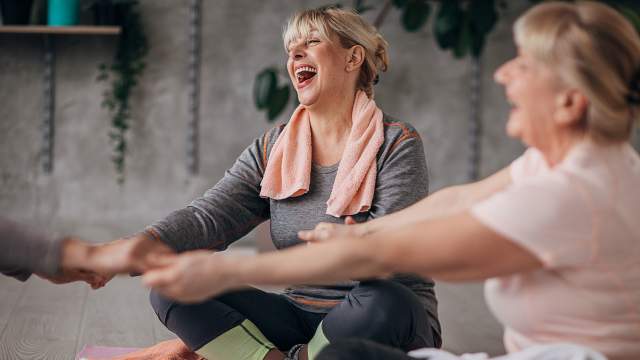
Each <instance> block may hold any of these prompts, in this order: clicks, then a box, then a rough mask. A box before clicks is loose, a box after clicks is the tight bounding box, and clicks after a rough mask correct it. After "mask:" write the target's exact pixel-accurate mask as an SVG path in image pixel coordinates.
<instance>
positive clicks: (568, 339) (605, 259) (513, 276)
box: [145, 1, 640, 360]
mask: <svg viewBox="0 0 640 360" xmlns="http://www.w3.org/2000/svg"><path fill="white" fill-rule="evenodd" d="M514 29H515V39H516V44H517V45H518V50H519V51H518V56H517V57H516V58H514V59H513V60H511V61H509V62H507V63H506V64H504V65H503V66H502V67H500V68H499V69H498V70H497V72H496V74H495V78H496V80H497V81H498V82H499V83H500V84H502V85H504V87H505V90H506V95H507V98H508V100H509V102H510V103H511V104H512V105H513V108H512V110H511V112H510V114H509V119H508V122H507V133H508V134H509V135H510V136H511V137H514V138H517V139H520V140H522V141H523V142H524V143H525V144H526V145H527V146H529V148H528V149H527V151H526V152H525V153H524V154H523V155H522V156H521V157H520V158H518V159H517V160H515V161H514V162H513V163H512V164H511V165H510V166H509V167H508V168H506V169H504V170H502V171H500V172H498V173H497V174H495V175H493V176H491V177H489V178H487V179H485V180H483V181H480V182H477V183H473V184H468V185H462V186H458V187H452V188H448V189H443V190H441V191H439V192H437V193H435V194H433V195H431V196H429V197H427V198H426V199H424V200H422V201H420V202H418V203H417V204H415V205H413V206H411V207H409V208H407V209H405V210H402V211H399V212H397V213H395V214H392V215H389V216H386V217H383V218H381V219H375V220H372V221H370V222H368V223H364V224H358V225H351V226H345V225H338V226H336V225H327V224H322V225H319V226H318V228H317V231H313V232H310V233H303V234H302V236H303V237H305V238H306V239H308V240H318V238H322V237H324V236H325V235H327V234H328V233H331V236H330V238H333V240H332V241H326V242H323V243H319V244H313V246H307V247H299V248H295V249H290V250H285V251H281V252H279V253H277V254H264V255H260V256H257V257H255V258H253V259H250V260H248V261H246V260H244V259H237V258H221V257H219V256H217V255H210V254H203V253H195V254H189V255H181V256H180V257H178V260H174V261H176V262H175V263H174V265H173V266H165V267H164V268H163V269H160V270H157V271H151V272H149V273H147V274H146V275H145V281H146V283H147V284H148V285H152V286H154V287H156V289H158V291H161V292H162V293H164V294H166V295H170V296H173V297H177V298H179V299H182V300H187V301H188V300H196V299H199V298H202V297H205V296H211V295H212V294H215V293H218V292H220V291H221V290H229V289H235V288H239V287H241V286H243V285H244V284H246V283H252V284H278V283H297V282H302V281H330V280H334V281H335V280H339V279H343V278H349V277H367V276H376V275H385V274H388V273H390V272H391V273H393V272H404V271H409V272H417V273H419V274H422V275H424V276H431V277H433V278H436V279H442V280H450V281H471V280H487V281H486V285H485V293H486V297H487V300H488V303H489V306H490V307H491V308H492V310H493V312H494V313H495V314H496V316H497V317H498V319H499V321H500V322H501V323H502V324H503V325H504V327H505V333H504V341H505V345H506V348H507V350H508V351H509V352H510V353H518V355H517V357H514V359H515V358H517V359H533V358H535V359H541V358H544V359H578V358H580V359H584V358H589V359H600V358H602V357H601V356H598V355H593V357H587V356H584V355H585V353H586V350H584V349H582V348H579V349H576V348H575V347H566V346H564V347H562V348H547V349H546V350H545V347H548V346H553V344H557V343H565V344H566V343H575V344H579V345H582V346H586V347H588V348H591V349H594V350H596V351H598V352H601V353H603V354H604V355H606V356H607V357H608V358H609V359H611V360H637V359H640V261H639V260H640V222H639V221H638V219H639V216H638V214H639V213H640V192H639V191H638V186H639V185H640V157H639V156H638V153H637V152H636V151H635V150H634V149H633V148H632V147H631V145H630V143H629V139H630V136H631V133H632V129H633V124H634V121H635V120H636V119H637V118H638V111H639V110H640V38H639V37H638V34H637V33H636V31H635V29H634V27H633V26H632V25H631V23H629V22H628V21H626V20H625V18H624V17H623V16H621V15H620V14H619V13H617V12H616V11H615V10H613V9H611V8H609V7H607V6H605V5H603V4H600V3H597V2H594V1H584V2H577V3H566V2H556V3H553V2H544V3H542V4H540V5H537V6H535V7H533V8H532V9H531V10H529V11H528V12H527V13H525V14H524V15H523V16H522V17H521V18H520V19H518V21H517V22H516V24H515V28H514ZM340 235H341V236H340ZM303 264H309V265H308V266H306V267H303ZM275 266H278V268H279V271H278V272H274V271H269V270H270V269H271V268H273V267H275ZM295 268H301V269H302V270H300V271H297V272H294V271H293V269H295ZM191 273H196V274H198V275H199V279H200V280H199V281H193V282H192V281H188V280H189V279H191V278H192V277H191V276H189V274H191ZM540 349H543V350H545V351H547V350H549V351H547V356H548V357H542V356H535V355H534V354H532V351H534V350H535V351H536V352H538V350H540ZM551 350H553V352H551ZM430 351H431V350H426V351H425V352H430ZM520 351H522V352H520ZM555 351H560V352H562V351H567V352H569V353H573V352H574V351H578V353H580V354H582V356H579V355H576V353H573V355H572V354H567V353H565V354H564V355H561V354H558V353H555ZM527 355H528V356H530V357H526V356H527ZM538 355H540V353H539V352H538ZM574 355H575V356H574ZM416 356H417V354H416ZM318 358H319V359H331V360H336V359H371V360H373V359H387V360H391V359H399V360H401V359H407V360H408V359H411V357H409V356H408V355H406V354H404V353H403V352H401V351H399V350H397V349H390V348H385V347H382V346H380V345H379V344H375V343H371V342H368V341H366V340H345V341H344V342H339V343H332V344H330V345H328V346H327V347H326V348H325V349H324V350H323V352H322V353H321V354H320V355H319V357H318ZM429 358H433V357H429ZM448 358H449V359H450V357H448ZM508 358H509V357H508Z"/></svg>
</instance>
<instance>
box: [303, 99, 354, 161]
mask: <svg viewBox="0 0 640 360" xmlns="http://www.w3.org/2000/svg"><path fill="white" fill-rule="evenodd" d="M354 101H355V93H350V94H349V95H346V96H337V97H334V99H333V101H332V102H331V104H330V105H326V104H325V105H324V106H322V107H312V108H309V109H308V110H309V119H310V122H311V142H312V145H313V146H312V147H313V161H314V163H316V164H319V165H332V164H335V163H337V162H339V161H340V159H341V157H342V152H343V150H344V147H345V145H346V142H347V138H348V137H349V133H350V131H351V124H352V119H351V114H352V112H353V102H354Z"/></svg>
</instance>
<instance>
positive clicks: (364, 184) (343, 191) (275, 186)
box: [260, 91, 384, 217]
mask: <svg viewBox="0 0 640 360" xmlns="http://www.w3.org/2000/svg"><path fill="white" fill-rule="evenodd" d="M382 117H383V116H382V111H381V110H380V109H379V108H378V107H377V106H376V103H375V101H373V100H372V99H369V98H368V97H367V95H366V94H365V93H364V92H363V91H358V93H357V94H356V98H355V101H354V103H353V112H352V115H351V121H352V125H351V131H350V133H349V138H348V139H347V144H346V146H345V149H344V152H343V153H342V159H341V160H340V165H339V166H338V173H337V174H336V179H335V182H334V183H333V188H332V189H331V196H329V200H328V201H327V211H326V213H327V214H328V215H331V216H335V217H340V216H344V215H353V214H357V213H359V212H363V211H368V210H369V208H370V207H371V201H372V200H373V194H374V192H375V187H376V173H377V168H376V156H377V154H378V150H379V149H380V146H382V143H383V142H384V127H383V126H384V125H383V123H382ZM311 149H312V148H311V124H310V122H309V113H308V112H307V110H306V109H305V108H304V107H303V106H302V105H301V106H299V107H298V108H297V109H296V111H295V112H294V113H293V115H292V116H291V119H290V120H289V123H288V124H287V126H286V127H285V128H284V130H283V131H282V133H281V134H280V136H279V137H278V139H277V140H276V143H275V144H274V145H273V149H271V153H270V156H269V161H268V163H267V168H266V170H265V173H264V177H263V179H262V183H261V185H262V190H261V191H260V196H262V197H268V198H272V199H276V200H281V199H286V198H288V197H295V196H300V195H303V194H305V193H306V192H307V191H309V182H310V177H311V159H312V157H311Z"/></svg>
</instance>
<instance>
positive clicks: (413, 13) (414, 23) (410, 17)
mask: <svg viewBox="0 0 640 360" xmlns="http://www.w3.org/2000/svg"><path fill="white" fill-rule="evenodd" d="M430 13H431V7H430V6H429V4H428V3H427V2H426V1H425V0H409V2H408V3H407V5H406V7H405V8H404V10H403V12H402V25H404V28H405V30H407V31H408V32H416V31H418V30H420V28H421V27H422V26H424V24H426V23H427V20H428V19H429V14H430Z"/></svg>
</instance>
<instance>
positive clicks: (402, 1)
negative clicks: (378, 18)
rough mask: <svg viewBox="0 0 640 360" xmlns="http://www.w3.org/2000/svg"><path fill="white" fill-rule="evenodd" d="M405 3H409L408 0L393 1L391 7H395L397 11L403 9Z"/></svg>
mask: <svg viewBox="0 0 640 360" xmlns="http://www.w3.org/2000/svg"><path fill="white" fill-rule="evenodd" d="M407 3H409V0H393V6H395V7H397V8H398V9H402V8H403V7H405V6H407Z"/></svg>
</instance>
